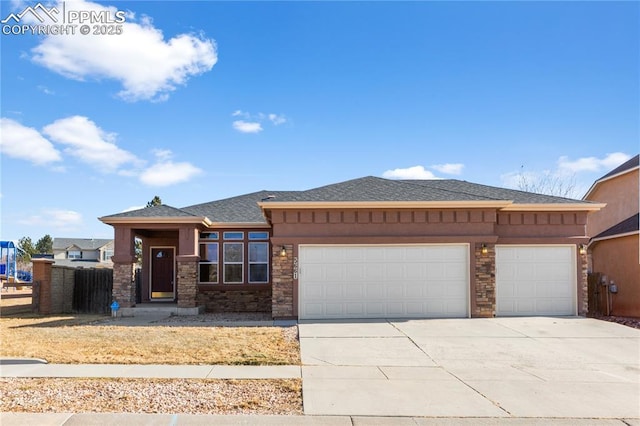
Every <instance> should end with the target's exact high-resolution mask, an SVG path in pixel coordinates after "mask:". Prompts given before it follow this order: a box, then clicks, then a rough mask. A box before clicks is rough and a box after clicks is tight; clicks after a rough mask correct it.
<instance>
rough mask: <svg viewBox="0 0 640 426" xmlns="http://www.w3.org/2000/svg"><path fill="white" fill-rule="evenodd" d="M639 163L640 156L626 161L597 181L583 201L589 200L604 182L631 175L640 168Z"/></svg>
mask: <svg viewBox="0 0 640 426" xmlns="http://www.w3.org/2000/svg"><path fill="white" fill-rule="evenodd" d="M639 161H640V154H639V155H636V156H635V157H633V158H630V159H629V160H627V161H625V162H624V163H622V164H621V165H619V166H618V167H616V168H615V169H613V170H611V171H610V172H609V173H607V174H606V175H604V176H602V177H601V178H600V179H597V180H596V181H595V182H594V183H593V185H591V188H589V190H588V191H587V193H586V194H584V197H582V199H583V200H587V199H588V198H589V195H591V193H592V192H593V190H594V189H595V188H596V187H597V186H598V185H600V184H601V183H602V182H605V181H608V180H610V179H614V178H615V177H617V176H620V175H622V174H626V173H629V172H631V171H633V170H636V169H638V168H639V167H640V166H639Z"/></svg>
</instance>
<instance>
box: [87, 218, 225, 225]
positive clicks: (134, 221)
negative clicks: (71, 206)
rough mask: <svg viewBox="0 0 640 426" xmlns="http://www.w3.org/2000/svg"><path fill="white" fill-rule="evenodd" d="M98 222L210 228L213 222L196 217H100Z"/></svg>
mask: <svg viewBox="0 0 640 426" xmlns="http://www.w3.org/2000/svg"><path fill="white" fill-rule="evenodd" d="M98 220H100V222H102V223H106V224H107V225H127V224H137V223H143V224H144V223H148V224H189V223H192V224H196V225H204V226H210V225H211V223H212V222H211V221H210V220H209V218H207V217H205V216H199V217H198V216H194V217H183V216H178V217H170V216H166V217H139V216H138V217H109V216H105V217H99V218H98Z"/></svg>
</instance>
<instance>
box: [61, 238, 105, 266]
mask: <svg viewBox="0 0 640 426" xmlns="http://www.w3.org/2000/svg"><path fill="white" fill-rule="evenodd" d="M113 245H114V242H113V240H111V239H95V238H54V239H53V259H54V260H55V263H56V265H62V266H73V267H76V268H100V267H108V268H110V267H112V266H113V262H112V261H111V256H113Z"/></svg>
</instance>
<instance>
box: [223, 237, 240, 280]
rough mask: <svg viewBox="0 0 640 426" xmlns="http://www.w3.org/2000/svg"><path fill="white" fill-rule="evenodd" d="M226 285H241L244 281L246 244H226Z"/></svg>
mask: <svg viewBox="0 0 640 426" xmlns="http://www.w3.org/2000/svg"><path fill="white" fill-rule="evenodd" d="M223 247H224V248H223V256H222V257H223V262H224V283H225V284H241V283H242V282H243V281H244V244H243V243H224V246H223Z"/></svg>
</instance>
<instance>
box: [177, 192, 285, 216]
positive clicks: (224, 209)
mask: <svg viewBox="0 0 640 426" xmlns="http://www.w3.org/2000/svg"><path fill="white" fill-rule="evenodd" d="M285 194H289V192H284V191H258V192H253V193H251V194H245V195H240V196H237V197H231V198H226V199H224V200H217V201H211V202H208V203H203V204H196V205H193V206H188V207H184V208H183V209H182V210H183V211H185V212H188V213H190V214H193V215H195V216H204V217H208V218H209V220H211V221H212V222H221V223H225V222H227V223H266V220H265V218H264V215H263V214H262V210H261V209H260V207H259V206H258V203H259V202H260V201H263V200H265V199H267V198H268V197H270V196H275V197H280V196H282V195H285Z"/></svg>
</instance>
